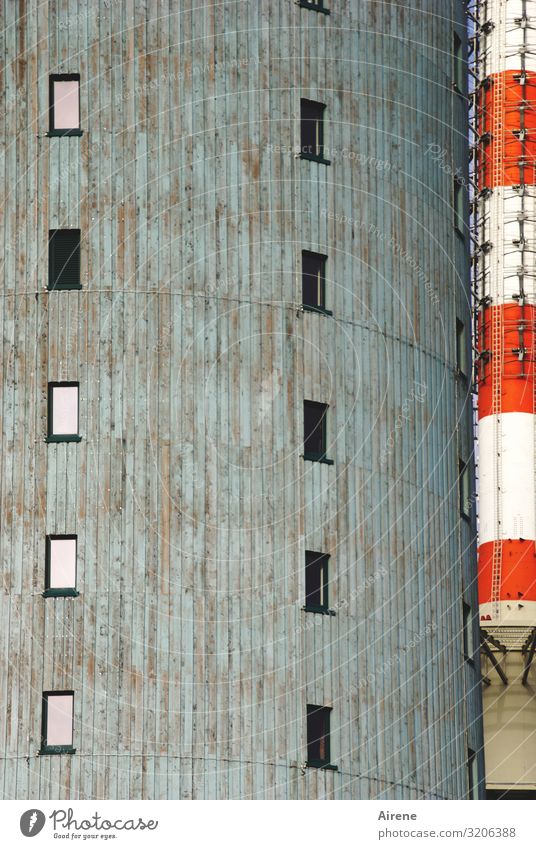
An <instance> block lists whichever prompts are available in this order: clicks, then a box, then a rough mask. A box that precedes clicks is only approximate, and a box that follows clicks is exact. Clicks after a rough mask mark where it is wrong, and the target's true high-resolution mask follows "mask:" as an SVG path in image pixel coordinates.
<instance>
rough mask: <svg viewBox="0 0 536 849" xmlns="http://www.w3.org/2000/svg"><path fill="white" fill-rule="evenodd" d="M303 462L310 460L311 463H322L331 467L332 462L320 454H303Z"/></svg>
mask: <svg viewBox="0 0 536 849" xmlns="http://www.w3.org/2000/svg"><path fill="white" fill-rule="evenodd" d="M303 459H304V460H310V461H311V462H312V463H324V464H325V465H326V466H333V464H334V462H335V461H334V460H328V459H327V457H324V456H323V455H322V454H304V455H303Z"/></svg>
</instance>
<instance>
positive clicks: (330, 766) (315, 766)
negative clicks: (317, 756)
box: [305, 761, 339, 772]
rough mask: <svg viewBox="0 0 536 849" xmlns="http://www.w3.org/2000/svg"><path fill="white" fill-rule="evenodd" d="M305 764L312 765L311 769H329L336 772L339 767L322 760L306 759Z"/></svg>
mask: <svg viewBox="0 0 536 849" xmlns="http://www.w3.org/2000/svg"><path fill="white" fill-rule="evenodd" d="M305 766H307V767H312V768H313V769H330V770H332V771H333V772H338V770H339V767H338V766H336V765H335V764H327V763H324V761H307V763H306V764H305Z"/></svg>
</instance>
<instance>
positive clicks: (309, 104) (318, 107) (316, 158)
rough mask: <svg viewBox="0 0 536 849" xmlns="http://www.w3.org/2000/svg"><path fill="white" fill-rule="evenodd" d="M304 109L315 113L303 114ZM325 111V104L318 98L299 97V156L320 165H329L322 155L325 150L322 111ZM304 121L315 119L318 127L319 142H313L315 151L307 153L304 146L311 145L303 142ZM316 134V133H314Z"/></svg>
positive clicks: (328, 161)
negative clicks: (312, 114) (309, 115)
mask: <svg viewBox="0 0 536 849" xmlns="http://www.w3.org/2000/svg"><path fill="white" fill-rule="evenodd" d="M304 110H309V111H311V112H313V111H314V112H316V115H314V116H312V117H307V116H306V115H304ZM325 111H326V104H325V103H321V102H320V101H319V100H309V98H307V97H302V98H300V158H301V159H308V160H310V161H311V162H319V163H320V164H321V165H331V162H330V160H329V159H326V158H325V157H324V152H325V144H324V135H325V134H324V121H325V119H324V113H325ZM306 121H315V122H316V123H317V124H318V126H319V127H320V132H319V133H318V135H319V142H318V144H317V143H316V142H315V145H314V148H315V150H316V151H317V152H316V153H307V152H306V151H305V150H304V148H305V147H312V145H306V144H304V124H305V122H306ZM315 135H316V133H315Z"/></svg>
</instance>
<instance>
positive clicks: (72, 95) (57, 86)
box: [49, 74, 82, 136]
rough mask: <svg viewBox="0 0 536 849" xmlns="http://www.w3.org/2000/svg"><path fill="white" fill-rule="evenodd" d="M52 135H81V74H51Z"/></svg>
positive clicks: (50, 132)
mask: <svg viewBox="0 0 536 849" xmlns="http://www.w3.org/2000/svg"><path fill="white" fill-rule="evenodd" d="M49 96H50V128H49V135H51V136H80V135H82V131H81V129H80V74H51V75H50V91H49Z"/></svg>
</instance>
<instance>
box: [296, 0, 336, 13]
mask: <svg viewBox="0 0 536 849" xmlns="http://www.w3.org/2000/svg"><path fill="white" fill-rule="evenodd" d="M299 5H300V6H301V7H302V9H312V10H313V11H314V12H323V13H324V15H329V9H326V7H325V6H324V1H323V0H299Z"/></svg>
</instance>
